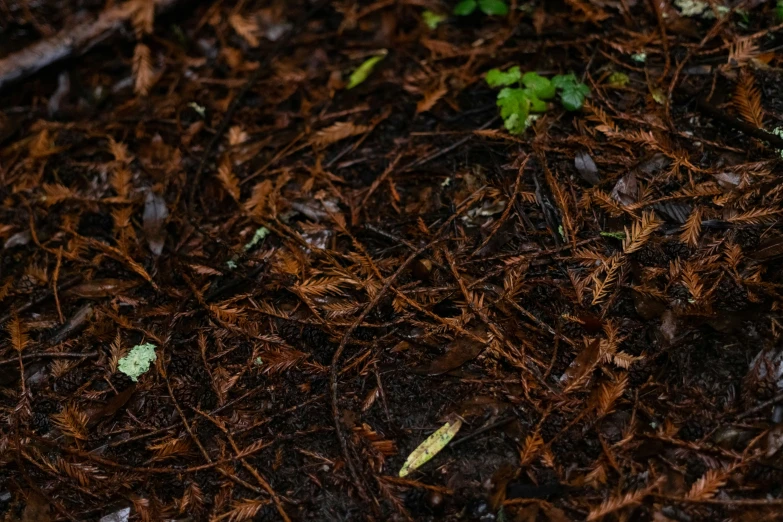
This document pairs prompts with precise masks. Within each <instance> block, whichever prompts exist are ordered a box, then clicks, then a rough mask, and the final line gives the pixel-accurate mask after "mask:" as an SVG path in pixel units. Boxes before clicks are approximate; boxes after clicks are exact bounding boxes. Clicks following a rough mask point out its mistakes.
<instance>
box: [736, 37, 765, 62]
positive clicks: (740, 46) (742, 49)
mask: <svg viewBox="0 0 783 522" xmlns="http://www.w3.org/2000/svg"><path fill="white" fill-rule="evenodd" d="M758 54H759V48H758V44H757V43H756V41H755V39H754V38H752V37H747V38H737V40H736V41H735V42H734V43H732V44H731V47H729V64H732V65H742V64H744V63H746V62H749V61H750V60H751V59H752V58H753V57H754V56H756V55H758Z"/></svg>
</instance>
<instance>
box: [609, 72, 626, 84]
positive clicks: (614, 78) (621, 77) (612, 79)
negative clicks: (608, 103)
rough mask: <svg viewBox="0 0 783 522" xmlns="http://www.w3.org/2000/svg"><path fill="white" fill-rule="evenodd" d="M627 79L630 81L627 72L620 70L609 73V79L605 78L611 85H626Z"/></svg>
mask: <svg viewBox="0 0 783 522" xmlns="http://www.w3.org/2000/svg"><path fill="white" fill-rule="evenodd" d="M629 81H631V79H630V78H628V75H627V74H625V73H621V72H614V73H612V74H611V75H609V79H608V80H607V83H608V84H609V85H611V86H612V87H625V86H626V85H628V82H629Z"/></svg>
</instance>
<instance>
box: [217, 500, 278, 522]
mask: <svg viewBox="0 0 783 522" xmlns="http://www.w3.org/2000/svg"><path fill="white" fill-rule="evenodd" d="M271 502H272V501H271V500H251V499H244V500H241V501H237V502H234V505H233V507H232V509H231V511H229V512H228V513H227V515H228V521H229V522H242V521H243V520H251V519H252V518H253V517H255V516H256V515H257V514H258V512H259V511H261V508H263V507H264V506H268V505H269V504H271Z"/></svg>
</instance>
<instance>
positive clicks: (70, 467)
mask: <svg viewBox="0 0 783 522" xmlns="http://www.w3.org/2000/svg"><path fill="white" fill-rule="evenodd" d="M55 467H56V468H57V470H58V471H60V472H61V473H63V474H65V475H68V476H69V477H71V478H72V479H75V480H76V481H77V482H78V483H79V484H80V485H81V486H83V487H89V486H90V485H91V483H92V480H93V479H98V480H101V479H105V478H106V476H105V475H101V474H100V470H99V469H98V468H97V467H96V466H93V465H92V464H85V463H83V462H68V461H67V460H64V459H63V458H62V457H57V460H56V461H55Z"/></svg>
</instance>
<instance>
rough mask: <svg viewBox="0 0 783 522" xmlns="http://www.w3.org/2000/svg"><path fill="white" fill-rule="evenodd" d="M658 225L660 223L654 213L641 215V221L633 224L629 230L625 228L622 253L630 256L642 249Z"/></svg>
mask: <svg viewBox="0 0 783 522" xmlns="http://www.w3.org/2000/svg"><path fill="white" fill-rule="evenodd" d="M660 225H661V222H660V221H659V220H658V218H657V217H656V216H655V212H653V211H649V212H645V213H644V214H642V219H641V221H636V222H634V224H633V226H632V227H631V229H630V230H628V227H626V228H625V239H624V240H623V252H624V253H626V254H632V253H634V252H636V251H637V250H639V249H640V248H642V247H643V246H644V245H645V244H646V243H647V241H649V240H650V238H651V237H652V235H653V233H654V232H655V231H656V230H657V229H658V227H659V226H660Z"/></svg>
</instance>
